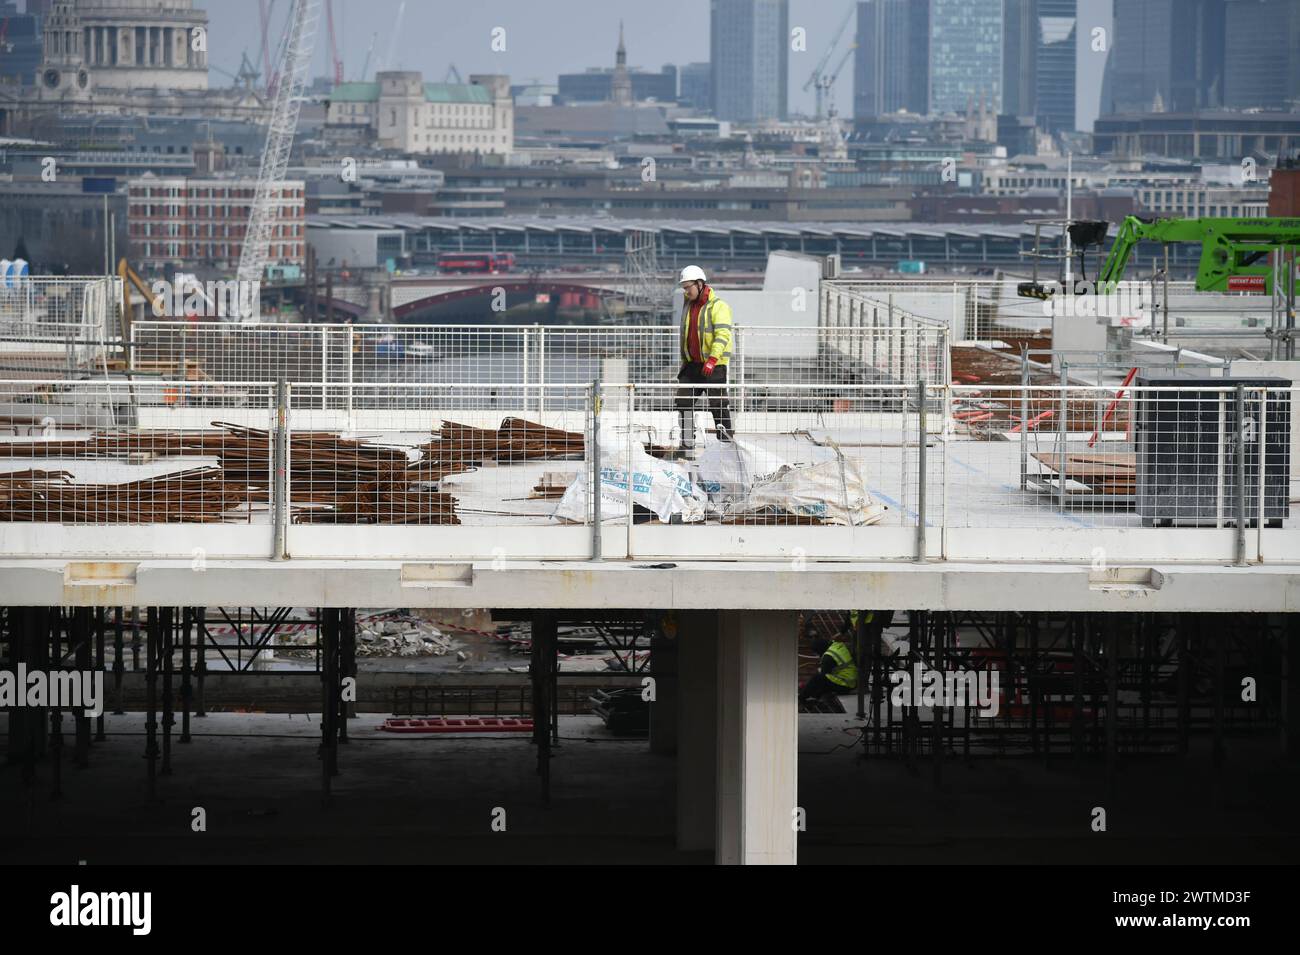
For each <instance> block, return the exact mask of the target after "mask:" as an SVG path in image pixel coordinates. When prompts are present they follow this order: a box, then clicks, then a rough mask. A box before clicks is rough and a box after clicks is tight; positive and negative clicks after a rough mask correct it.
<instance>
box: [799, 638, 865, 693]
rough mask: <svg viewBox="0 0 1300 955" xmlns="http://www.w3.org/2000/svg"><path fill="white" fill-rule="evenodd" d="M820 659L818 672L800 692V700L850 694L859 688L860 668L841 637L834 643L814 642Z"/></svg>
mask: <svg viewBox="0 0 1300 955" xmlns="http://www.w3.org/2000/svg"><path fill="white" fill-rule="evenodd" d="M813 652H814V653H816V654H817V657H818V668H817V672H816V673H815V674H813V676H812V677H811V678H810V679H809V680H808V682H807V683H805V684H804V685H803V689H802V690H800V691H799V699H801V700H814V699H817V698H818V697H822V696H825V695H827V694H828V693H835V694H839V693H850V692H852V691H853V690H856V689H857V688H858V667H857V664H856V663H854V662H853V650H852V649H851V648H850V647H849V645H848V644H847V643H845V642H844V641H843V640H842V639H841V638H840V637H836V638H835V639H834V640H833V641H832V640H827V639H826V638H825V637H818V638H817V639H816V640H814V641H813Z"/></svg>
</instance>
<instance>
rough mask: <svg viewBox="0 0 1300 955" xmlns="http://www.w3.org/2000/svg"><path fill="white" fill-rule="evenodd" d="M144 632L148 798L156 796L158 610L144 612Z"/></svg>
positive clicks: (145, 746) (145, 738) (145, 752)
mask: <svg viewBox="0 0 1300 955" xmlns="http://www.w3.org/2000/svg"><path fill="white" fill-rule="evenodd" d="M146 621H147V623H146V632H145V641H146V642H145V647H144V661H145V662H144V667H145V671H144V685H145V722H144V728H145V732H144V759H145V763H146V767H145V769H146V772H147V774H148V780H149V798H150V799H155V798H156V797H157V795H158V776H157V774H158V658H157V654H158V644H159V643H160V642H161V640H160V638H159V635H158V608H157V607H150V608H149V609H148V610H147V611H146Z"/></svg>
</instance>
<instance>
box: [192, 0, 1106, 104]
mask: <svg viewBox="0 0 1300 955" xmlns="http://www.w3.org/2000/svg"><path fill="white" fill-rule="evenodd" d="M402 5H403V4H402V0H366V2H365V3H361V2H360V0H340V2H338V3H337V4H336V11H337V14H338V15H337V19H336V23H335V27H336V32H337V34H338V43H339V52H340V54H341V56H342V59H343V61H344V75H345V77H346V78H348V79H354V78H357V74H358V72H359V70H360V68H361V65H362V64H363V63H364V62H365V60H366V58H367V51H368V50H369V49H370V47H371V42H372V36H373V37H375V39H374V44H373V52H372V53H371V54H370V65H369V69H368V71H367V72H368V73H370V74H373V72H374V70H375V68H376V66H377V65H379V64H383V63H384V62H385V61H386V60H388V54H389V49H390V46H391V47H392V61H391V62H390V63H388V64H387V66H388V68H392V69H397V68H404V69H417V70H420V71H422V72H423V73H424V75H425V78H426V79H428V80H430V81H437V80H441V79H442V78H443V77H444V76H445V75H446V74H447V72H448V70H449V67H450V66H451V65H452V64H454V65H455V66H456V68H457V70H458V71H459V73H460V74H461V75H462V76H468V75H469V74H470V73H489V72H492V73H505V74H507V75H509V76H510V80H511V82H512V83H514V84H521V83H529V82H532V81H534V80H537V81H540V82H542V83H548V84H549V83H555V82H556V81H557V78H558V76H559V75H560V74H561V73H574V72H580V71H582V70H585V69H587V68H589V67H612V66H613V65H614V53H615V49H616V47H617V45H618V29H619V23H620V21H622V22H623V24H624V30H625V36H626V42H627V51H628V65H629V67H632V68H641V69H644V70H646V71H649V72H657V71H659V70H660V69H661V68H662V67H663V66H664V65H665V64H669V63H671V64H673V65H675V66H677V67H679V68H680V67H682V66H685V65H686V64H688V63H697V62H707V61H708V60H709V49H710V41H709V35H710V29H709V4H708V3H707V0H662V2H659V3H656V4H654V5H652V6H642V5H638V4H634V3H615V4H602V5H599V6H593V5H592V4H590V3H587V2H582V0H548V2H547V3H545V4H537V3H528V2H525V0H494V2H485V3H481V4H477V5H474V6H472V7H469V8H462V7H460V6H456V7H453V6H452V5H451V4H449V3H441V2H423V3H415V2H411V0H407V2H406V3H405V13H404V15H403V17H402V24H401V30H400V33H399V34H398V35H397V39H396V42H395V43H394V42H392V41H393V32H392V26H393V24H394V22H395V21H396V19H397V13H398V10H399V8H400V7H401V6H402ZM855 5H856V4H855V3H852V2H850V0H843V2H838V0H837V2H827V0H790V2H789V8H790V27H791V29H793V28H795V27H803V28H804V29H805V30H806V35H807V49H806V50H804V51H793V50H792V51H791V53H790V56H789V80H788V90H787V93H788V103H789V106H788V108H789V111H790V113H791V114H792V115H793V114H802V115H807V116H811V115H812V114H813V112H814V107H815V103H814V96H813V92H812V90H811V89H809V90H807V91H805V90H804V89H803V86H804V84H805V82H806V81H807V79H808V76H809V74H810V73H811V72H812V70H813V67H814V66H816V64H817V61H818V60H819V59H820V58H821V56H822V54H823V52H824V51H825V49H826V48H827V46H828V45H829V44H830V43H831V41H832V39H833V37H834V32H835V29H836V27H837V26H838V25H839V23H840V21H841V20H842V19H843V17H844V14H845V12H846V11H847V10H848V9H849V8H850V7H853V6H855ZM196 6H200V7H204V8H205V9H207V10H208V15H209V20H210V32H211V37H210V44H209V50H210V55H209V61H210V62H211V63H212V64H213V65H214V67H215V68H214V70H213V75H212V83H213V85H216V86H219V85H224V84H225V83H227V82H233V81H232V80H231V79H230V77H229V76H227V75H225V74H223V73H222V72H221V71H227V72H228V73H235V72H238V69H239V63H240V58H241V55H242V54H243V53H244V52H245V51H247V53H248V55H249V58H250V59H251V60H253V61H254V62H257V61H259V60H260V56H261V31H260V27H259V23H258V4H257V2H256V0H227V2H225V3H221V4H216V3H211V2H210V0H198V2H197V3H196ZM444 8H445V9H455V11H456V17H455V18H454V21H453V22H451V23H448V24H445V25H439V24H438V20H437V18H438V14H439V13H440V12H441V10H442V9H444ZM286 10H287V3H284V2H277V3H276V4H275V8H274V14H273V30H272V33H273V35H275V34H278V32H279V29H280V23H281V22H282V21H283V17H284V14H285V12H286ZM579 13H580V14H581V16H578V14H579ZM692 17H693V18H694V21H695V23H696V28H695V29H689V28H685V27H683V26H682V25H683V24H688V23H689V22H690V19H691V18H692ZM360 22H364V26H358V24H359V23H360ZM1094 26H1102V27H1103V28H1106V29H1107V30H1108V31H1109V27H1110V0H1079V29H1078V30H1077V31H1076V40H1077V49H1078V51H1079V52H1078V59H1079V74H1078V99H1077V114H1078V117H1077V119H1078V125H1079V128H1081V129H1088V128H1090V127H1091V124H1092V120H1093V119H1094V118H1095V116H1096V115H1097V112H1098V105H1099V102H1100V93H1101V80H1102V67H1103V65H1104V63H1103V59H1104V58H1103V56H1102V55H1101V54H1098V53H1094V52H1093V51H1092V50H1091V47H1090V38H1091V31H1092V28H1093V27H1094ZM494 27H504V28H505V31H506V33H505V44H506V49H505V51H504V52H493V51H492V49H491V38H492V30H493V28H494ZM325 29H326V26H325V22H324V16H323V14H322V22H321V25H320V30H321V42H319V43H318V44H317V47H316V53H315V58H314V60H313V69H312V75H313V76H325V75H327V74H328V73H329V68H328V58H329V43H328V40H327V38H326V36H325ZM854 32H855V23H854V22H852V21H851V22H850V23H849V26H848V28H847V30H846V31H845V36H844V37H843V38H842V39H841V41H840V45H839V47H838V49H839V50H840V51H843V50H844V49H845V48H846V47H847V45H848V44H849V43H852V42H853V40H854ZM425 38H427V39H425ZM271 55H272V56H274V51H271ZM853 73H854V70H853V69H852V67H851V65H850V66H848V67H846V68H845V69H844V70H843V71H842V72H841V73H840V76H839V80H838V82H837V83H836V84H835V87H834V100H835V102H836V104H838V105H839V108H840V111H841V113H842V114H843V115H845V116H848V115H850V114H851V112H852V109H853Z"/></svg>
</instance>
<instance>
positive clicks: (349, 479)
mask: <svg viewBox="0 0 1300 955" xmlns="http://www.w3.org/2000/svg"><path fill="white" fill-rule="evenodd" d="M213 427H214V428H215V429H217V430H212V431H191V432H185V431H156V432H154V431H143V432H131V433H118V432H105V433H96V434H93V435H91V436H89V437H88V438H85V439H81V440H53V441H34V442H6V443H3V444H0V457H3V456H9V457H22V458H37V457H57V458H71V459H80V458H116V459H122V458H127V459H128V460H132V461H139V460H141V459H148V458H180V459H182V460H183V459H184V457H185V456H187V455H189V456H200V457H212V458H216V459H217V462H218V463H217V465H216V466H215V467H213V466H204V467H200V468H195V469H190V470H185V471H178V472H175V473H171V474H165V475H160V476H156V477H151V478H147V479H144V480H140V481H133V482H130V483H126V484H106V485H94V484H79V483H75V482H74V481H73V478H72V475H71V474H69V473H68V472H66V471H58V472H39V471H27V472H21V473H18V474H9V475H0V520H23V521H36V520H39V521H61V522H106V521H112V522H126V523H154V522H166V523H177V522H182V523H194V522H199V523H213V522H219V521H222V520H231V519H235V518H237V519H238V520H247V519H248V514H249V511H250V510H251V507H252V505H253V504H255V503H266V502H267V501H269V500H270V482H271V467H270V462H271V453H272V449H271V433H270V432H269V431H264V430H259V429H256V428H247V427H244V426H242V425H236V424H231V423H229V422H222V421H217V422H213ZM288 464H289V472H290V474H291V475H292V478H291V480H290V482H289V504H290V514H291V519H292V520H293V521H294V522H296V523H349V524H457V523H459V519H458V518H457V517H456V515H455V499H454V498H453V497H452V496H451V495H450V494H446V493H444V492H441V491H439V490H438V482H439V481H440V480H442V478H444V477H445V476H446V475H448V474H450V473H453V472H454V471H456V470H463V467H461V468H458V467H454V466H450V465H445V464H442V463H439V462H436V461H430V460H427V459H425V458H423V457H422V456H421V455H420V454H418V453H417V452H415V451H412V450H410V449H407V448H404V447H392V446H385V445H379V444H370V443H367V442H363V441H354V440H350V439H346V438H343V437H341V436H340V435H338V434H336V433H333V432H317V431H309V432H295V433H292V434H291V435H290V438H289V443H288ZM241 505H246V508H245V510H243V511H241V512H239V513H238V514H237V515H235V514H232V513H231V512H232V511H235V510H236V509H237V508H239V507H240V506H241Z"/></svg>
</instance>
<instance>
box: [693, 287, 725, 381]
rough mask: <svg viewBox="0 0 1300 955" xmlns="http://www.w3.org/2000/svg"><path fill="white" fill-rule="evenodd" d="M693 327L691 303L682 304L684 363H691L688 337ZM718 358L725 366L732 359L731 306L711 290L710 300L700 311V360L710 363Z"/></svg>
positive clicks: (720, 363) (719, 362)
mask: <svg viewBox="0 0 1300 955" xmlns="http://www.w3.org/2000/svg"><path fill="white" fill-rule="evenodd" d="M690 327H691V303H690V302H683V303H682V330H681V344H682V361H690V360H691V359H690V353H689V352H688V351H687V348H686V335H687V333H688V332H689V331H690ZM711 357H712V358H716V359H717V360H718V364H719V365H725V364H726V363H727V360H728V359H730V358H731V306H730V305H728V304H727V303H726V302H724V301H723V300H722V299H720V298H718V293H717V292H715V291H713V290H712V289H710V290H709V300H708V301H707V302H705V303H704V307H703V308H702V309H700V358H701V360H703V361H708V360H709V358H711Z"/></svg>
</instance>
